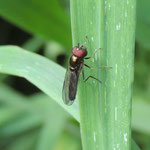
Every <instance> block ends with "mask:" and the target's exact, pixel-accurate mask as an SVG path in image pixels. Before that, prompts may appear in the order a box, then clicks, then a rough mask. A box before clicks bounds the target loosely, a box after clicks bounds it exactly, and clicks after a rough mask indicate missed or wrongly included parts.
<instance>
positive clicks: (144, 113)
mask: <svg viewBox="0 0 150 150" xmlns="http://www.w3.org/2000/svg"><path fill="white" fill-rule="evenodd" d="M132 108H133V110H132V128H133V130H136V131H140V132H142V133H146V134H148V133H149V134H150V126H149V124H150V119H149V116H150V103H149V102H146V101H143V99H142V98H141V97H134V100H133V105H132ZM141 108H142V109H141Z"/></svg>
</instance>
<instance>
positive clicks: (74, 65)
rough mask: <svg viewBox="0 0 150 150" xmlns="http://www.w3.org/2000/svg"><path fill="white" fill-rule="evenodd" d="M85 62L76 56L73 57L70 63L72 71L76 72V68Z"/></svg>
mask: <svg viewBox="0 0 150 150" xmlns="http://www.w3.org/2000/svg"><path fill="white" fill-rule="evenodd" d="M83 61H84V60H83V58H78V57H76V56H75V55H72V56H71V57H70V61H69V64H70V69H71V70H76V68H78V67H79V66H80V64H81V63H83Z"/></svg>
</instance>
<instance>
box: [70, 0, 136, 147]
mask: <svg viewBox="0 0 150 150" xmlns="http://www.w3.org/2000/svg"><path fill="white" fill-rule="evenodd" d="M135 9H136V8H135V0H128V1H126V0H119V1H116V0H106V1H101V0H82V1H80V0H76V1H74V0H71V19H72V33H73V45H77V43H78V42H79V43H83V42H84V39H85V36H86V35H87V36H88V38H89V41H88V44H87V45H86V46H87V48H88V52H89V54H90V55H91V54H92V53H94V51H95V49H98V48H100V47H101V48H103V51H102V52H101V57H100V59H99V57H98V56H100V54H99V53H97V55H96V56H95V58H94V59H93V62H94V64H95V65H96V66H100V65H101V66H112V69H101V71H100V72H97V71H95V72H94V71H93V70H92V71H87V73H86V76H88V75H93V76H95V77H96V78H97V77H98V79H99V80H101V81H102V84H101V85H99V83H97V82H96V81H92V79H89V81H88V83H86V84H85V83H83V82H82V83H81V82H80V83H81V84H80V87H79V89H78V91H79V106H80V126H81V137H82V145H83V149H84V150H91V149H92V150H99V149H103V150H113V149H123V150H129V149H130V148H131V127H130V124H131V98H132V83H133V58H134V43H135V38H134V36H135ZM89 64H90V65H91V66H93V63H92V62H89Z"/></svg>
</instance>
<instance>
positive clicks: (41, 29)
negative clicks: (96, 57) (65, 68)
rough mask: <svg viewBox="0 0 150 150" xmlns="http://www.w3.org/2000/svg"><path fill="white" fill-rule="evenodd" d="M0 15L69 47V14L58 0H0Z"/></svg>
mask: <svg viewBox="0 0 150 150" xmlns="http://www.w3.org/2000/svg"><path fill="white" fill-rule="evenodd" d="M0 16H2V17H3V18H6V19H7V20H8V21H10V22H12V23H14V24H16V25H17V26H19V27H21V28H23V29H25V30H26V31H28V32H30V33H33V34H34V35H35V36H41V37H43V38H45V39H53V40H56V41H59V42H60V43H62V44H64V45H66V46H67V47H70V44H71V38H69V37H70V35H71V33H70V24H69V15H67V14H66V13H65V10H64V9H63V8H62V6H61V4H60V2H59V1H58V0H51V1H49V0H45V1H41V0H32V1H27V0H13V1H12V0H0ZM66 39H67V40H66Z"/></svg>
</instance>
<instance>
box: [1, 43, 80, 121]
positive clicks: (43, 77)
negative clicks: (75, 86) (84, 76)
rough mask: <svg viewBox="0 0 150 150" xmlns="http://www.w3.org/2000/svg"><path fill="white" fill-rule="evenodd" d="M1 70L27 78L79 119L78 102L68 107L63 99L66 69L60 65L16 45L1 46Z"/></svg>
mask: <svg viewBox="0 0 150 150" xmlns="http://www.w3.org/2000/svg"><path fill="white" fill-rule="evenodd" d="M0 72H2V73H7V74H11V75H17V76H20V77H24V78H26V79H27V80H28V81H30V82H31V83H33V84H35V85H36V86H37V87H39V88H40V89H41V90H42V91H44V92H45V93H46V94H47V95H49V96H50V97H51V98H52V99H53V100H56V102H58V103H59V104H60V105H61V106H62V107H63V108H65V109H66V110H67V111H68V112H70V113H71V114H72V115H73V116H74V118H76V119H77V120H79V114H78V111H77V110H78V107H77V103H75V104H74V106H71V107H68V106H66V105H64V103H63V101H62V95H61V91H62V86H63V80H64V75H65V69H63V68H62V67H60V66H59V65H57V64H55V63H53V62H52V61H50V60H48V59H46V58H44V57H42V56H39V55H37V54H34V53H31V52H28V51H24V50H23V49H21V48H19V47H16V46H1V47H0Z"/></svg>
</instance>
